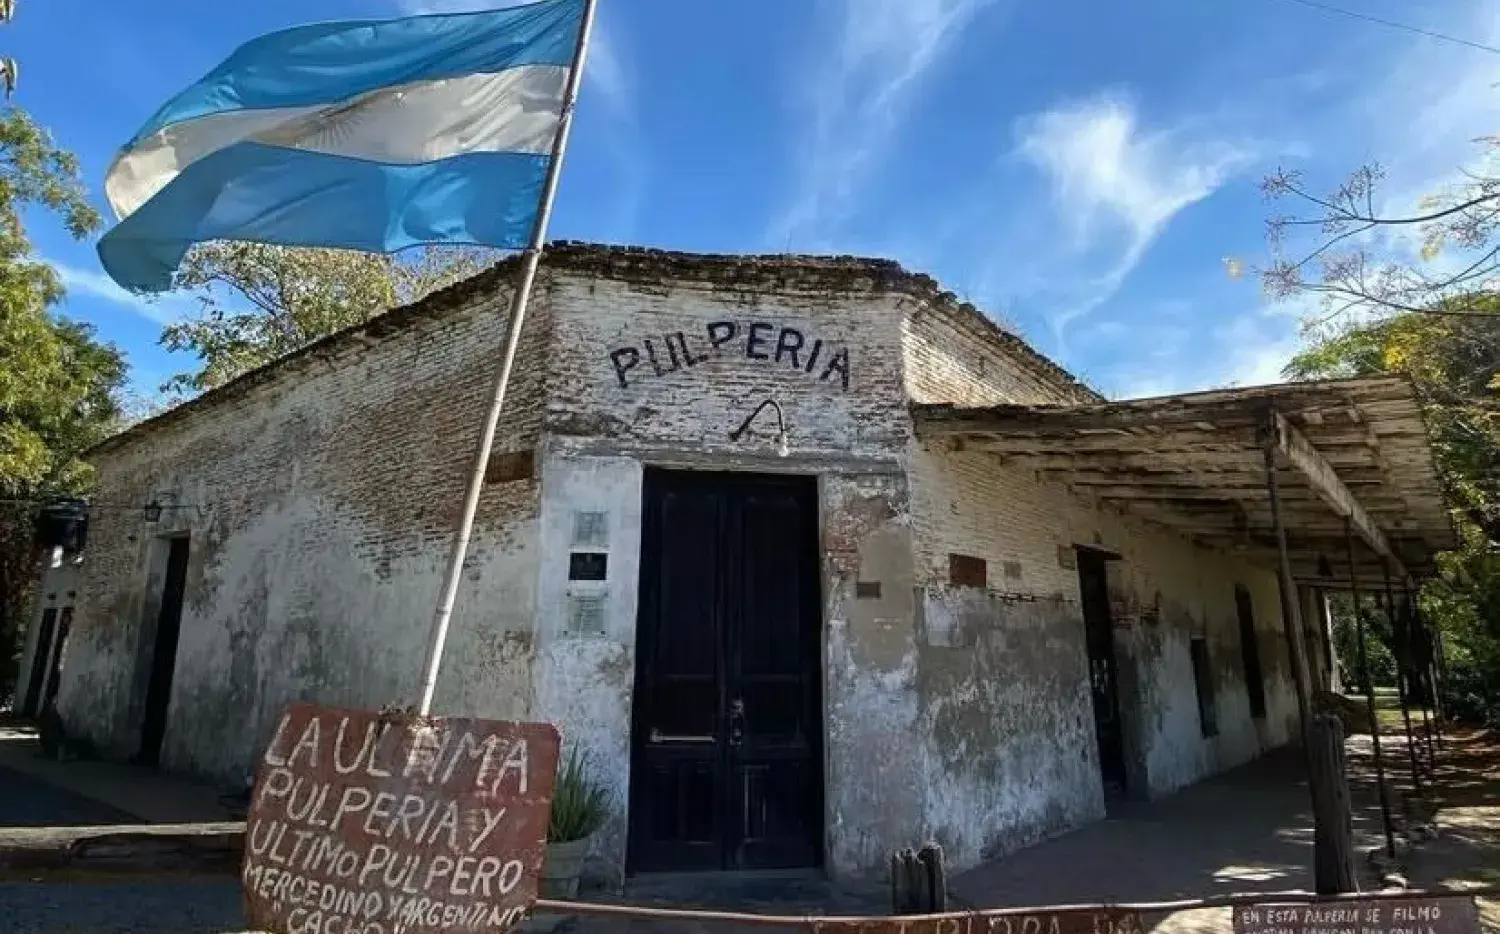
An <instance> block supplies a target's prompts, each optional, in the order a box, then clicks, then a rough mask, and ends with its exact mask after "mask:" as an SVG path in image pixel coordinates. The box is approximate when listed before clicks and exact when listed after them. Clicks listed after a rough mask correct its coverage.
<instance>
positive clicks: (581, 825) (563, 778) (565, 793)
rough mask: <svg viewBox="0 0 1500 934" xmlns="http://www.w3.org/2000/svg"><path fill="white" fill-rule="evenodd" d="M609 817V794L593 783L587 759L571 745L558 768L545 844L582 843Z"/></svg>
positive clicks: (584, 754) (590, 766) (587, 757)
mask: <svg viewBox="0 0 1500 934" xmlns="http://www.w3.org/2000/svg"><path fill="white" fill-rule="evenodd" d="M608 814H609V793H608V792H607V791H605V790H604V788H603V786H601V785H600V784H599V783H598V782H597V781H596V780H595V778H594V774H593V768H592V765H591V763H590V760H589V756H588V755H587V754H586V753H584V752H582V751H581V750H579V748H578V747H577V746H574V747H573V748H572V749H570V750H569V751H568V754H567V755H566V756H565V757H564V758H563V761H562V762H561V763H559V765H558V768H557V785H556V787H554V788H553V791H552V814H551V816H550V817H549V819H548V821H547V842H548V843H571V842H572V841H574V840H582V839H584V838H585V837H587V836H589V835H590V834H592V833H593V832H594V831H596V830H598V829H599V827H600V825H601V824H603V823H604V818H605V817H606V816H608Z"/></svg>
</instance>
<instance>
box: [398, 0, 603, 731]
mask: <svg viewBox="0 0 1500 934" xmlns="http://www.w3.org/2000/svg"><path fill="white" fill-rule="evenodd" d="M597 2H598V0H584V6H583V17H582V21H581V22H580V24H579V28H578V45H577V46H576V47H575V49H574V52H573V67H572V70H571V71H569V72H568V83H567V86H566V88H565V90H564V91H563V106H562V113H561V114H560V115H559V119H558V122H557V136H556V137H555V138H554V139H553V140H552V158H551V160H550V161H549V162H548V164H547V175H546V177H545V179H544V180H543V182H542V196H541V201H540V203H539V204H538V205H537V212H536V220H535V221H533V222H532V225H531V240H530V241H529V242H528V244H527V246H526V250H525V252H524V253H522V255H521V270H520V275H519V276H518V277H517V279H516V290H515V294H514V295H513V296H512V297H511V304H510V329H509V331H508V332H507V333H506V335H505V345H504V348H503V349H502V350H501V356H500V373H499V375H498V376H497V377H496V378H495V391H494V394H493V396H492V397H491V399H490V411H489V414H488V415H486V416H485V422H484V431H483V432H481V433H480V436H479V450H478V451H477V452H476V453H475V455H474V469H473V471H472V472H471V473H470V475H469V488H468V492H466V493H465V494H464V509H463V515H462V517H461V518H460V519H459V521H458V528H457V529H455V530H454V533H453V550H452V552H451V553H450V554H449V556H448V572H447V576H446V577H445V579H444V581H443V590H442V596H441V597H440V598H439V600H438V605H437V612H436V613H435V614H434V615H433V618H432V634H431V636H430V637H429V641H428V646H427V660H426V662H425V663H424V664H423V667H422V670H423V673H424V674H423V677H422V698H421V702H420V703H419V704H418V705H417V711H418V712H419V713H421V714H422V715H424V716H425V715H427V714H429V713H431V712H432V695H433V692H434V691H435V690H436V689H437V679H438V670H439V669H440V668H441V667H442V664H443V645H444V643H446V642H447V641H448V624H449V623H450V622H451V621H452V619H453V604H454V602H455V601H456V600H457V599H458V585H459V583H460V582H461V581H462V580H463V570H464V559H465V558H466V557H467V556H468V553H469V539H470V538H471V537H472V536H473V534H474V517H475V515H476V514H477V513H478V512H479V496H480V493H481V492H483V490H484V475H485V471H486V468H487V467H488V466H489V462H490V451H491V450H493V448H494V446H495V428H496V426H497V425H499V423H500V413H501V412H503V411H504V410H505V393H506V390H507V389H508V388H509V387H510V374H511V370H512V369H513V368H514V367H515V362H516V346H517V345H518V344H519V343H520V341H521V326H522V324H523V323H524V322H525V320H526V305H527V303H528V301H530V299H531V286H532V283H533V282H534V281H535V280H536V269H537V265H538V263H540V262H541V258H542V246H543V244H544V243H545V242H546V239H547V222H548V221H549V220H550V219H551V218H552V201H553V199H554V197H555V196H556V195H557V180H558V176H559V175H560V174H561V171H562V162H563V152H564V151H565V150H566V149H567V147H568V132H569V130H571V129H572V127H573V107H574V105H575V104H576V103H577V102H578V88H579V85H580V84H581V83H582V82H583V63H584V58H585V57H586V56H587V54H588V47H589V35H590V33H592V32H593V29H594V8H595V6H596V4H597Z"/></svg>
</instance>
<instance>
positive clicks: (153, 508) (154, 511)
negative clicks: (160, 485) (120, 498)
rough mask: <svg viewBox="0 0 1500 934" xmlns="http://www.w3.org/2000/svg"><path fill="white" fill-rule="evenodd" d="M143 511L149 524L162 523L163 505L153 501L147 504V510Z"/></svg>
mask: <svg viewBox="0 0 1500 934" xmlns="http://www.w3.org/2000/svg"><path fill="white" fill-rule="evenodd" d="M143 511H144V513H145V516H146V521H147V522H160V521H161V511H162V504H161V503H159V502H157V501H156V500H154V499H153V500H152V501H151V502H149V503H147V504H146V508H145V510H143Z"/></svg>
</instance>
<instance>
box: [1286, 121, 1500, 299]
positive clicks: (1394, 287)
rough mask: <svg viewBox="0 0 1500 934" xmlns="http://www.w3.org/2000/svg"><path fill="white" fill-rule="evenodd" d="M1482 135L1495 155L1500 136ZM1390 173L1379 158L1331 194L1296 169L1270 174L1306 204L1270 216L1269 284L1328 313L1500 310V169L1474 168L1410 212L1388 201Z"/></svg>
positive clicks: (1291, 197)
mask: <svg viewBox="0 0 1500 934" xmlns="http://www.w3.org/2000/svg"><path fill="white" fill-rule="evenodd" d="M1481 142H1482V143H1483V144H1484V145H1485V146H1486V147H1487V149H1489V150H1491V153H1489V155H1493V151H1494V150H1496V149H1500V138H1497V137H1489V138H1486V139H1484V140H1481ZM1484 164H1489V163H1484ZM1384 176H1385V173H1384V170H1383V169H1382V168H1381V167H1380V166H1379V165H1377V164H1371V165H1365V166H1361V167H1360V168H1359V169H1356V170H1355V171H1354V172H1353V173H1352V174H1350V176H1349V177H1348V178H1347V179H1345V180H1344V182H1343V184H1341V185H1340V186H1339V187H1338V188H1337V189H1335V190H1334V191H1332V192H1330V193H1328V194H1326V195H1318V194H1314V193H1313V192H1312V190H1311V189H1309V188H1308V186H1307V185H1306V184H1305V182H1304V180H1303V178H1302V176H1301V174H1300V173H1298V172H1295V171H1290V170H1286V169H1281V170H1278V171H1277V172H1276V173H1274V174H1273V175H1271V176H1269V177H1267V178H1266V179H1265V180H1264V181H1263V182H1262V183H1261V190H1262V192H1263V193H1264V194H1265V195H1266V196H1267V198H1268V199H1271V200H1277V201H1282V200H1289V201H1291V202H1294V203H1295V204H1297V205H1298V213H1292V214H1278V215H1275V216H1273V217H1271V218H1270V219H1269V220H1268V221H1267V225H1266V232H1267V239H1268V240H1269V242H1270V245H1271V251H1272V263H1271V265H1270V266H1269V267H1268V268H1266V269H1263V270H1261V281H1262V284H1263V285H1264V287H1265V289H1266V291H1267V293H1268V294H1270V295H1271V296H1272V297H1275V298H1289V297H1294V296H1299V295H1316V296H1318V297H1319V298H1320V299H1321V300H1322V303H1323V306H1324V319H1323V320H1325V321H1327V320H1332V319H1335V318H1338V317H1339V316H1341V315H1344V314H1346V313H1350V312H1354V313H1358V312H1373V313H1376V314H1390V313H1393V312H1396V313H1409V314H1418V315H1431V316H1435V317H1443V316H1464V315H1495V314H1497V313H1500V308H1496V307H1495V305H1494V303H1492V302H1489V301H1487V300H1483V299H1484V297H1485V296H1488V295H1491V294H1493V293H1495V292H1496V291H1497V290H1500V242H1497V237H1496V234H1497V232H1500V177H1497V176H1495V175H1493V174H1489V173H1486V172H1465V173H1463V180H1462V181H1460V182H1457V183H1455V184H1453V185H1451V186H1449V187H1448V188H1447V189H1446V190H1444V191H1441V192H1438V193H1437V194H1434V195H1431V196H1429V197H1427V198H1425V199H1423V201H1422V203H1421V204H1420V205H1419V206H1418V207H1417V208H1416V210H1415V211H1413V212H1411V213H1408V214H1401V213H1393V212H1391V211H1387V210H1383V209H1382V208H1381V207H1380V203H1381V198H1382V195H1381V194H1380V183H1381V181H1382V180H1383V179H1384ZM1303 233H1308V234H1311V235H1312V236H1311V238H1310V240H1309V238H1307V237H1303V236H1300V234H1303ZM1413 254H1414V255H1413ZM1408 259H1414V260H1415V261H1407V260H1408Z"/></svg>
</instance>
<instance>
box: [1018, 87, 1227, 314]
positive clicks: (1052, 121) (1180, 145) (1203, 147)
mask: <svg viewBox="0 0 1500 934" xmlns="http://www.w3.org/2000/svg"><path fill="white" fill-rule="evenodd" d="M1017 136H1018V138H1019V142H1018V145H1017V148H1016V152H1017V154H1018V155H1019V156H1020V157H1021V158H1023V159H1024V160H1026V161H1027V162H1029V163H1031V164H1032V165H1034V166H1035V167H1037V168H1039V169H1040V170H1042V172H1044V173H1045V174H1046V176H1047V178H1048V180H1049V181H1050V182H1051V194H1052V201H1053V206H1054V207H1055V209H1056V220H1055V222H1056V224H1058V225H1059V226H1061V227H1062V228H1063V229H1064V230H1066V231H1067V233H1068V244H1067V251H1066V252H1067V253H1068V254H1070V256H1071V257H1072V259H1073V261H1074V262H1075V263H1077V264H1078V265H1079V266H1080V267H1082V268H1078V269H1075V271H1074V276H1075V278H1076V277H1077V276H1078V275H1079V274H1082V276H1083V278H1084V279H1085V280H1086V285H1087V288H1086V289H1085V290H1084V291H1083V294H1081V295H1080V296H1079V297H1078V298H1077V299H1076V301H1075V302H1074V303H1073V304H1072V305H1071V307H1067V308H1063V309H1060V310H1058V311H1057V312H1056V313H1054V315H1053V316H1052V324H1053V327H1054V328H1055V329H1056V331H1057V333H1058V335H1059V336H1061V334H1062V332H1063V330H1064V328H1066V326H1067V325H1068V323H1069V322H1071V321H1072V320H1074V319H1075V318H1077V317H1079V316H1080V315H1083V314H1086V313H1088V312H1089V311H1091V310H1092V309H1093V308H1095V307H1097V306H1098V305H1099V304H1100V303H1101V302H1103V301H1105V300H1106V299H1108V298H1109V297H1110V296H1111V295H1113V294H1114V293H1115V292H1116V291H1117V290H1118V289H1119V287H1120V286H1121V284H1123V283H1124V281H1125V278H1126V277H1127V276H1129V275H1130V273H1131V271H1132V270H1133V269H1135V267H1136V265H1137V264H1139V263H1140V261H1141V259H1142V258H1143V257H1144V256H1145V254H1146V252H1147V250H1149V249H1150V247H1151V245H1152V244H1153V243H1154V242H1155V241H1156V239H1157V237H1159V236H1160V235H1161V233H1162V231H1163V230H1165V229H1166V227H1167V224H1168V223H1169V222H1170V221H1171V220H1172V218H1174V217H1175V216H1177V214H1179V213H1180V212H1181V211H1183V210H1184V209H1185V208H1187V207H1189V206H1190V205H1192V204H1195V203H1196V202H1198V201H1201V200H1203V199H1204V198H1207V197H1208V196H1209V195H1211V194H1213V192H1214V191H1215V190H1217V189H1218V188H1219V186H1220V185H1222V184H1223V183H1224V182H1225V180H1226V179H1228V178H1229V176H1230V175H1231V174H1232V173H1233V172H1234V171H1236V170H1237V169H1239V168H1242V167H1243V166H1244V165H1245V164H1246V162H1247V161H1248V160H1249V158H1250V153H1249V152H1247V151H1246V150H1245V149H1243V148H1241V147H1239V146H1235V145H1232V144H1229V143H1227V142H1224V141H1220V140H1201V139H1194V138H1192V136H1191V134H1190V132H1189V129H1188V128H1187V127H1186V126H1180V127H1168V128H1165V129H1158V130H1148V129H1144V128H1142V127H1141V126H1140V124H1139V119H1138V116H1137V114H1136V111H1135V107H1134V106H1133V104H1132V103H1131V102H1130V100H1129V99H1128V98H1126V97H1124V96H1123V95H1119V94H1101V95H1098V96H1095V97H1091V98H1087V99H1084V100H1079V101H1072V102H1069V103H1067V104H1065V105H1063V106H1061V107H1058V108H1056V109H1053V110H1050V111H1047V112H1045V113H1042V114H1039V115H1034V116H1030V117H1026V118H1023V119H1022V120H1020V121H1019V122H1018V123H1017Z"/></svg>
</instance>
